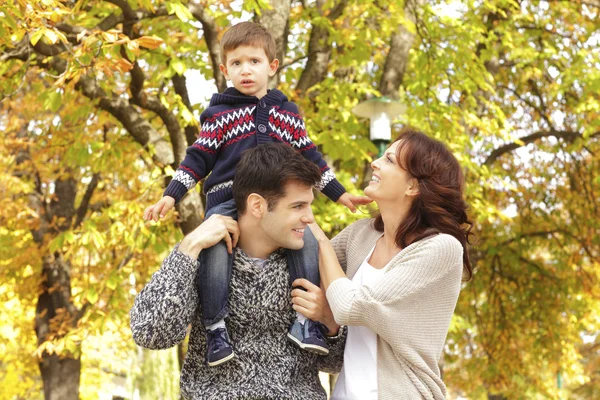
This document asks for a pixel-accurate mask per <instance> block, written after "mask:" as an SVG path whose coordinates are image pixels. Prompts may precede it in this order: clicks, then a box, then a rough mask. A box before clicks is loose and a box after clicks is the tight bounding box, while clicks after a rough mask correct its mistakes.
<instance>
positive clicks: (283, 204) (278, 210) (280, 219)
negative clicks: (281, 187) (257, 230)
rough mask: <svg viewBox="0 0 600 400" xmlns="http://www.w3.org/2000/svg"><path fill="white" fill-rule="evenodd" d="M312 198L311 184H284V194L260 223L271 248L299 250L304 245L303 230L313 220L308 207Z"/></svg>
mask: <svg viewBox="0 0 600 400" xmlns="http://www.w3.org/2000/svg"><path fill="white" fill-rule="evenodd" d="M313 200H314V195H313V191H312V187H311V186H307V185H305V184H303V183H299V182H289V183H288V184H286V185H285V196H284V197H282V198H280V199H279V200H278V201H277V204H276V205H275V207H272V210H271V211H267V212H266V213H265V214H264V215H263V217H262V219H261V220H260V225H261V227H262V229H263V230H264V234H265V237H266V238H267V240H269V241H270V242H271V243H270V244H271V245H272V248H273V249H278V248H280V247H283V248H285V249H292V250H299V249H301V248H302V247H304V239H303V237H304V230H305V229H310V228H308V226H307V225H308V224H310V223H312V222H314V216H313V213H312V209H311V207H310V205H311V203H312V202H313Z"/></svg>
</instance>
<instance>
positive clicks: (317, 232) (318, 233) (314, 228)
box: [308, 222, 329, 242]
mask: <svg viewBox="0 0 600 400" xmlns="http://www.w3.org/2000/svg"><path fill="white" fill-rule="evenodd" d="M308 227H309V228H310V231H311V232H312V234H313V235H314V237H315V239H317V241H318V242H322V241H325V240H326V241H329V238H328V237H327V235H325V232H323V229H321V227H320V226H319V225H317V223H316V222H313V223H312V224H308Z"/></svg>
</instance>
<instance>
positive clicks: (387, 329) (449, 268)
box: [326, 219, 463, 400]
mask: <svg viewBox="0 0 600 400" xmlns="http://www.w3.org/2000/svg"><path fill="white" fill-rule="evenodd" d="M372 222H373V220H372V219H365V220H360V221H358V222H355V223H354V224H352V225H350V226H349V227H347V228H346V229H344V230H343V231H342V232H341V233H340V234H339V235H338V236H336V237H335V238H334V239H333V240H332V244H333V247H334V249H335V252H336V254H337V257H338V260H339V262H340V264H341V266H342V268H343V269H344V270H345V271H346V275H347V276H348V278H350V279H352V277H353V276H354V274H355V273H356V271H357V269H358V267H359V266H360V265H361V263H362V262H363V261H364V259H365V258H366V256H367V255H368V253H369V251H370V250H371V249H372V248H373V246H374V245H375V242H376V241H377V239H379V238H380V237H381V236H382V233H381V232H377V231H376V230H375V229H374V228H373V224H372ZM462 257H463V248H462V246H461V244H460V242H459V241H458V240H456V239H455V238H454V237H452V236H450V235H446V234H438V235H433V236H430V237H428V238H426V239H422V240H420V241H418V242H416V243H413V244H411V245H409V246H407V247H406V248H404V249H403V250H402V251H400V252H399V253H398V254H397V255H396V256H395V257H394V258H393V259H392V260H391V261H390V263H389V264H388V265H387V266H386V267H385V269H384V274H383V276H382V277H381V278H379V279H378V280H376V281H374V282H371V283H369V284H366V285H364V286H362V287H361V288H360V289H356V288H354V286H353V284H352V282H351V281H350V279H348V278H339V279H336V280H335V281H334V282H332V283H331V285H330V286H329V288H328V289H327V293H326V294H327V300H328V301H329V304H330V306H331V309H332V311H333V315H334V317H335V320H336V321H337V323H338V324H340V325H362V326H367V327H369V328H370V329H372V330H373V331H374V332H375V333H376V334H377V385H378V393H379V394H378V398H379V399H382V400H388V399H389V400H400V399H421V398H424V399H436V400H437V399H443V398H445V396H446V386H445V385H444V382H442V379H441V377H440V370H439V367H438V361H439V359H440V356H441V355H442V350H443V347H444V342H445V340H446V335H447V333H448V328H449V325H450V319H451V318H452V313H453V312H454V307H455V306H456V301H457V299H458V294H459V291H460V286H461V278H462V270H463V262H462Z"/></svg>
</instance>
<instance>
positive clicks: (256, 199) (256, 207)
mask: <svg viewBox="0 0 600 400" xmlns="http://www.w3.org/2000/svg"><path fill="white" fill-rule="evenodd" d="M246 210H247V211H248V212H249V213H250V214H252V216H254V217H255V218H261V217H262V216H263V215H264V213H265V212H266V211H267V200H265V198H264V197H262V196H261V195H260V194H258V193H250V195H249V196H248V198H247V199H246Z"/></svg>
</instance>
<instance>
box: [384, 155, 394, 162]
mask: <svg viewBox="0 0 600 400" xmlns="http://www.w3.org/2000/svg"><path fill="white" fill-rule="evenodd" d="M385 159H386V160H387V162H390V163H393V161H392V159H391V158H390V157H389V156H387V157H386V158H385Z"/></svg>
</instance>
